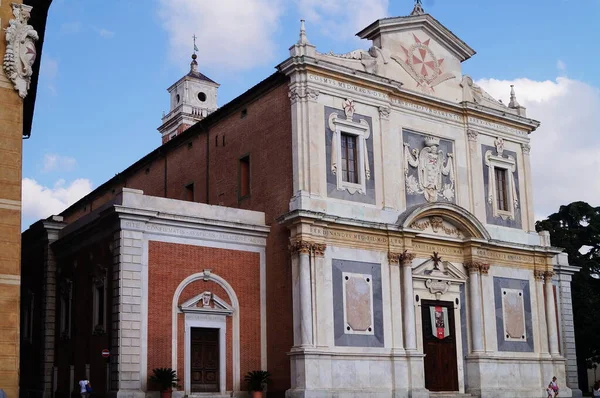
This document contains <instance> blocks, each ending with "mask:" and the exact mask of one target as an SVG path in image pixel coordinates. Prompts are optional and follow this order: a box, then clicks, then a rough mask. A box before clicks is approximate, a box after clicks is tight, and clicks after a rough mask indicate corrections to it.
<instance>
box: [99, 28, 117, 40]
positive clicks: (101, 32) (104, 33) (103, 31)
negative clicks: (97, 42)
mask: <svg viewBox="0 0 600 398" xmlns="http://www.w3.org/2000/svg"><path fill="white" fill-rule="evenodd" d="M97 31H98V34H99V35H100V36H102V37H104V38H105V39H112V38H113V37H115V34H116V33H115V32H113V31H111V30H108V29H104V28H101V29H98V30H97Z"/></svg>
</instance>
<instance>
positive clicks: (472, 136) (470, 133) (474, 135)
mask: <svg viewBox="0 0 600 398" xmlns="http://www.w3.org/2000/svg"><path fill="white" fill-rule="evenodd" d="M478 135H479V133H478V132H477V131H475V130H467V137H468V138H469V141H477V136H478Z"/></svg>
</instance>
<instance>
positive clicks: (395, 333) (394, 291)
mask: <svg viewBox="0 0 600 398" xmlns="http://www.w3.org/2000/svg"><path fill="white" fill-rule="evenodd" d="M400 256H402V253H394V252H389V253H388V264H389V270H390V295H391V305H390V307H391V308H390V310H391V314H390V319H391V320H392V347H393V348H394V349H398V350H403V349H404V341H403V339H404V336H403V335H404V333H403V330H402V325H403V322H402V317H399V316H397V314H401V313H402V307H403V303H404V299H403V297H402V294H403V293H404V290H403V289H402V288H401V286H402V275H401V269H400V268H401V267H400Z"/></svg>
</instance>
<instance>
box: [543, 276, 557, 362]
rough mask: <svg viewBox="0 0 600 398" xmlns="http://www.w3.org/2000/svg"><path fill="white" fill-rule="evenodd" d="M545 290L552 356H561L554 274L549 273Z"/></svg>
mask: <svg viewBox="0 0 600 398" xmlns="http://www.w3.org/2000/svg"><path fill="white" fill-rule="evenodd" d="M544 276H545V277H546V280H545V284H544V289H545V291H546V322H547V324H548V344H549V346H550V355H560V351H559V349H558V331H557V329H556V305H554V289H553V288H552V276H554V272H551V271H547V272H546V273H545V274H544Z"/></svg>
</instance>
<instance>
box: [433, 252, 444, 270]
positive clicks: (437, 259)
mask: <svg viewBox="0 0 600 398" xmlns="http://www.w3.org/2000/svg"><path fill="white" fill-rule="evenodd" d="M431 261H433V269H435V270H438V271H439V269H440V268H439V263H440V262H441V261H442V258H441V257H440V256H439V255H438V252H433V256H431Z"/></svg>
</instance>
